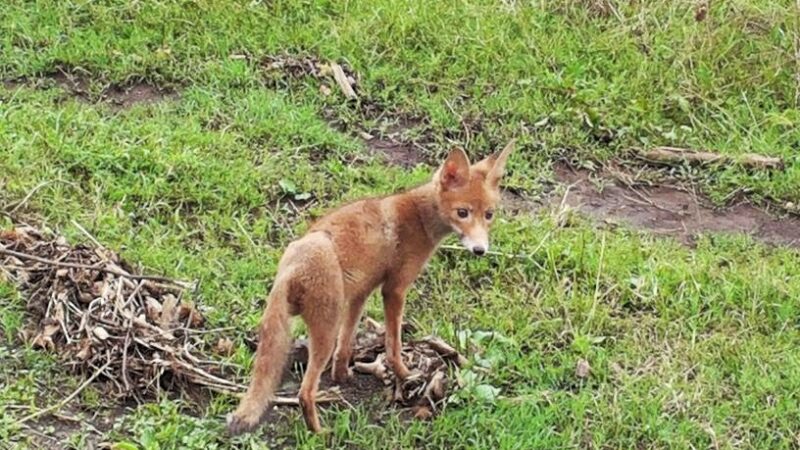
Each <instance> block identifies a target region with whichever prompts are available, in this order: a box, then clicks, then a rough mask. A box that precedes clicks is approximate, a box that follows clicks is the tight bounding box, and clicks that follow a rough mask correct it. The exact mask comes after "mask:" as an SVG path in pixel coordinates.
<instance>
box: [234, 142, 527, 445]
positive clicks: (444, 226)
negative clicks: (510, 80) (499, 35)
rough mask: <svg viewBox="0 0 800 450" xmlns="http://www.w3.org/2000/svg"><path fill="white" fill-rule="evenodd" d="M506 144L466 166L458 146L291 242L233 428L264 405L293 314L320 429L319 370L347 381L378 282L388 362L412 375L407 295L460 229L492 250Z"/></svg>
mask: <svg viewBox="0 0 800 450" xmlns="http://www.w3.org/2000/svg"><path fill="white" fill-rule="evenodd" d="M512 148H513V141H512V142H511V143H509V144H508V145H507V146H506V148H505V149H503V151H502V152H499V153H498V154H495V155H492V156H490V157H488V158H486V159H484V160H483V161H481V162H479V163H477V164H475V165H472V166H470V164H469V161H468V159H467V156H466V154H465V153H464V151H463V150H460V149H456V150H453V151H452V152H450V155H449V156H448V157H447V159H446V160H445V162H444V164H443V165H442V167H441V168H440V169H439V170H438V171H437V172H436V174H435V175H434V176H433V179H432V180H431V181H430V182H429V183H427V184H425V185H423V186H420V187H417V188H414V189H411V190H409V191H406V192H403V193H400V194H395V195H390V196H387V197H382V198H374V199H366V200H360V201H356V202H354V203H351V204H348V205H345V206H342V207H340V208H339V209H336V210H334V211H332V212H330V213H328V214H327V215H326V216H324V217H322V218H321V219H320V220H319V221H318V222H316V223H315V224H314V225H313V226H312V227H311V228H310V229H309V230H308V232H307V233H306V234H305V235H304V236H303V237H302V238H300V239H298V240H296V241H294V242H292V243H291V244H289V246H288V247H287V249H286V252H285V253H284V255H283V257H282V258H281V260H280V262H279V264H278V273H277V275H276V278H275V282H274V284H273V287H272V290H271V292H270V295H269V303H268V305H267V308H266V310H265V312H264V316H263V319H262V323H261V329H260V342H259V345H258V350H257V352H256V356H255V364H254V368H253V377H252V381H251V383H250V387H249V388H248V391H247V393H246V394H245V396H244V398H243V399H242V401H241V404H240V405H239V407H238V408H237V410H236V411H235V412H234V413H233V415H232V416H230V417H229V419H228V430H229V431H230V432H231V433H232V434H238V433H241V432H245V431H249V430H252V429H253V428H254V427H256V426H257V425H258V423H259V421H260V419H261V417H262V415H263V413H264V411H265V410H266V407H267V406H268V404H269V399H270V396H271V395H272V394H273V392H274V391H275V389H276V387H277V385H278V383H279V382H280V377H281V374H282V372H283V368H284V365H285V362H286V358H287V353H288V350H289V347H290V342H291V339H290V334H289V318H290V317H291V316H294V315H300V316H301V317H302V318H303V320H304V321H305V323H306V325H307V328H308V333H309V340H310V349H309V361H308V368H307V370H306V374H305V377H304V378H303V382H302V385H301V386H300V392H299V401H300V406H301V409H302V411H303V418H304V419H305V421H306V424H307V426H308V428H309V429H310V430H312V431H315V432H318V431H320V430H321V427H320V423H319V418H318V417H317V410H316V405H315V398H316V395H317V386H318V384H319V378H320V375H321V374H322V371H323V370H324V369H325V367H326V365H327V364H328V361H329V360H330V359H331V356H333V367H332V376H333V379H334V381H336V382H338V383H341V382H344V381H346V380H347V379H349V378H350V377H351V375H352V372H351V370H350V368H349V367H348V366H349V364H350V358H351V356H352V350H353V348H352V347H353V337H354V334H355V331H356V325H357V324H358V321H359V319H360V317H361V312H362V310H363V307H364V302H365V301H366V299H367V297H368V296H369V294H370V293H371V292H372V291H373V290H374V289H375V288H377V287H378V286H381V294H382V296H383V305H384V312H385V318H386V353H387V354H386V356H387V360H388V361H389V362H390V364H391V366H392V368H393V370H394V372H395V374H396V375H397V376H398V377H400V378H406V377H408V376H409V375H410V372H409V370H408V368H407V367H406V366H405V364H404V363H403V360H402V355H401V353H400V348H401V342H400V326H401V323H402V318H403V305H404V303H405V296H406V291H407V290H408V288H409V286H410V285H411V283H412V282H413V281H414V280H415V279H416V278H417V276H418V275H419V273H420V271H421V270H422V269H423V267H424V266H425V264H426V263H427V261H428V259H429V258H430V256H431V255H432V254H433V252H434V251H435V250H436V248H437V246H438V245H439V243H440V242H441V240H442V239H443V238H444V237H445V236H446V235H448V234H449V233H451V232H454V231H455V232H456V233H458V234H459V236H461V240H462V242H463V243H464V245H465V246H467V247H468V248H469V249H471V250H472V251H474V252H475V253H476V254H482V253H483V252H485V250H486V249H487V248H488V229H489V227H490V225H491V217H488V216H487V213H488V214H489V215H490V214H491V211H492V209H493V208H494V206H495V204H496V203H497V202H498V199H499V197H500V193H499V182H500V178H501V177H502V175H503V169H504V166H505V162H506V159H507V158H508V155H509V153H510V152H511V150H512ZM459 210H467V211H468V213H466V214H467V217H466V218H465V217H460V216H459V214H462V215H463V214H465V213H464V211H459ZM478 250H480V252H479V251H478ZM334 348H335V349H336V353H335V354H334Z"/></svg>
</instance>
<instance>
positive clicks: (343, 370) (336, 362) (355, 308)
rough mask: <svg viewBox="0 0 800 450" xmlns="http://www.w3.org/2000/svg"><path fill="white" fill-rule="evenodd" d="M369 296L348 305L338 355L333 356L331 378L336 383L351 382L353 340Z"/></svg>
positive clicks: (340, 333)
mask: <svg viewBox="0 0 800 450" xmlns="http://www.w3.org/2000/svg"><path fill="white" fill-rule="evenodd" d="M366 300H367V296H366V295H364V296H361V297H358V298H357V299H356V300H355V301H353V302H351V303H350V304H349V305H347V309H346V311H345V313H344V317H343V318H342V326H341V328H340V329H339V337H338V339H337V342H336V353H335V354H334V356H333V368H332V369H331V374H332V376H331V378H333V381H334V382H336V383H340V384H341V383H344V382H345V381H347V380H349V379H350V378H351V377H352V375H353V372H352V370H350V367H349V366H350V358H351V357H352V356H353V338H354V337H355V334H356V327H357V326H358V321H359V319H361V312H362V311H363V310H364V303H366Z"/></svg>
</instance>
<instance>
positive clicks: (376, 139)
mask: <svg viewBox="0 0 800 450" xmlns="http://www.w3.org/2000/svg"><path fill="white" fill-rule="evenodd" d="M419 124H420V121H418V120H410V119H400V120H398V121H397V122H395V123H393V124H389V125H387V126H384V127H383V128H384V129H383V130H381V129H376V130H374V131H371V132H369V133H367V132H361V133H360V136H361V138H362V139H364V142H365V143H366V145H367V148H368V149H369V151H370V153H371V154H373V155H379V156H381V157H383V158H384V159H385V160H386V162H387V163H389V164H392V165H397V166H403V167H414V166H416V165H417V164H420V163H423V162H428V159H427V158H426V157H425V154H424V147H423V146H422V145H421V144H420V143H419V142H417V141H416V140H414V139H409V138H408V137H407V136H406V134H407V133H408V132H409V131H410V130H412V129H414V128H415V127H417V126H418V125H419Z"/></svg>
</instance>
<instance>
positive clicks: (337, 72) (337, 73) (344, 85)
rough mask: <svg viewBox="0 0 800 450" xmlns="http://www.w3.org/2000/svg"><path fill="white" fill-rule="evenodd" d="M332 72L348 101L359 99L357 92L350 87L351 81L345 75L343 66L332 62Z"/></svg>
mask: <svg viewBox="0 0 800 450" xmlns="http://www.w3.org/2000/svg"><path fill="white" fill-rule="evenodd" d="M331 71H333V78H334V79H335V80H336V84H338V85H339V88H340V89H341V90H342V93H343V94H344V96H345V97H347V98H348V100H352V99H355V98H358V96H357V95H356V91H354V90H353V87H352V86H350V81H349V80H348V79H347V74H345V73H344V69H342V66H340V65H339V64H337V63H335V62H332V63H331Z"/></svg>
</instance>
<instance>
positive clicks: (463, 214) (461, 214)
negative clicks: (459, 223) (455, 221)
mask: <svg viewBox="0 0 800 450" xmlns="http://www.w3.org/2000/svg"><path fill="white" fill-rule="evenodd" d="M456 213H457V214H458V217H461V218H462V219H466V218H467V217H469V211H467V210H466V209H464V208H458V209H457V210H456Z"/></svg>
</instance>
